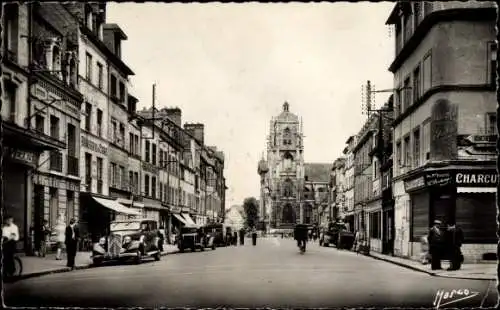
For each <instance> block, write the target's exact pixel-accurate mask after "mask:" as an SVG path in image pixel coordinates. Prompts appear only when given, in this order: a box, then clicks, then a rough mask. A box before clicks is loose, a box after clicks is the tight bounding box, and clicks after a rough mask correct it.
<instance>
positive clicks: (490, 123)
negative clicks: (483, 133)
mask: <svg viewBox="0 0 500 310" xmlns="http://www.w3.org/2000/svg"><path fill="white" fill-rule="evenodd" d="M486 119H487V127H486V128H487V129H486V130H487V134H489V135H496V134H497V114H496V113H488V114H487V115H486Z"/></svg>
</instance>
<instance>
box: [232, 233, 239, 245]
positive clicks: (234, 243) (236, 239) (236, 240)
mask: <svg viewBox="0 0 500 310" xmlns="http://www.w3.org/2000/svg"><path fill="white" fill-rule="evenodd" d="M237 245H238V232H236V231H235V232H234V233H233V246H237Z"/></svg>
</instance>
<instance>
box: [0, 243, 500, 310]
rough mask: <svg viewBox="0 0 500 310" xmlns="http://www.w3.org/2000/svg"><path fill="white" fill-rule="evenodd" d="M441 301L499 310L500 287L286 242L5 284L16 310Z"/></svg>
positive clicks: (402, 304)
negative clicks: (33, 308) (300, 248)
mask: <svg viewBox="0 0 500 310" xmlns="http://www.w3.org/2000/svg"><path fill="white" fill-rule="evenodd" d="M452 290H456V291H455V292H454V293H453V295H454V296H452V297H450V296H445V294H444V293H446V292H450V293H451V292H452ZM441 292H443V294H440V293H441ZM459 293H461V294H462V295H461V296H458V294H459ZM476 294H477V295H476ZM436 295H438V296H441V298H438V299H440V308H447V307H448V308H450V307H460V308H462V307H475V308H477V307H493V306H495V305H496V303H497V299H498V294H497V290H496V281H491V280H467V279H451V278H442V277H434V276H430V275H428V274H425V273H422V272H417V271H414V270H410V269H407V268H404V267H400V266H398V265H394V264H391V263H388V262H385V261H381V260H377V259H374V258H371V257H367V256H363V255H361V254H360V255H357V254H356V253H354V252H348V251H342V250H337V249H335V248H324V247H320V246H319V245H318V244H317V243H316V244H312V243H309V244H308V248H307V252H306V253H304V254H303V255H301V254H300V253H299V251H298V249H297V247H296V245H295V243H294V241H293V240H292V239H280V238H260V239H258V243H257V246H252V245H251V240H250V239H247V240H246V242H245V245H244V246H237V247H234V246H231V247H226V248H217V249H216V250H215V251H212V250H209V249H207V250H205V251H204V252H200V251H197V252H196V253H190V252H186V253H178V254H173V255H167V256H164V257H162V260H161V261H159V262H155V261H151V262H149V261H147V262H144V263H142V264H140V265H133V264H127V265H118V266H116V265H113V266H104V267H99V268H91V269H86V270H75V271H72V272H67V273H59V274H51V275H47V276H43V277H39V278H31V279H27V280H23V281H19V282H16V283H7V284H5V285H4V302H5V304H6V305H7V306H17V307H30V306H53V307H56V306H59V307H70V306H82V307H133V306H137V307H193V308H195V307H196V308H202V307H214V308H215V307H252V308H253V307H272V308H289V307H294V308H313V307H314V308H317V307H329V308H331V307H384V306H385V307H405V308H407V307H433V302H434V301H435V299H436ZM465 295H467V296H465ZM446 297H447V298H446ZM460 298H461V299H462V300H460ZM450 301H451V303H450Z"/></svg>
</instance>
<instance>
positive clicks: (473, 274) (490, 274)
mask: <svg viewBox="0 0 500 310" xmlns="http://www.w3.org/2000/svg"><path fill="white" fill-rule="evenodd" d="M368 256H370V257H373V258H375V259H379V260H383V261H386V262H390V263H393V264H396V265H399V266H402V267H406V268H409V269H412V270H415V271H420V272H425V273H427V274H429V275H432V276H436V277H444V278H455V279H470V280H496V279H497V266H498V264H497V262H491V263H481V264H463V265H462V267H461V268H460V270H455V271H447V270H446V268H448V262H446V261H445V262H443V263H442V264H441V266H442V267H443V270H431V266H430V264H427V265H423V264H422V263H421V262H418V261H414V260H410V259H407V258H401V257H395V256H390V255H384V254H380V253H376V252H371V251H370V254H369V255H368Z"/></svg>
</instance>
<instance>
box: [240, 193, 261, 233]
mask: <svg viewBox="0 0 500 310" xmlns="http://www.w3.org/2000/svg"><path fill="white" fill-rule="evenodd" d="M243 209H244V210H245V214H246V226H247V227H250V228H253V227H256V226H257V223H258V222H259V203H258V202H257V199H255V198H254V197H249V198H246V199H245V200H244V201H243Z"/></svg>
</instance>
